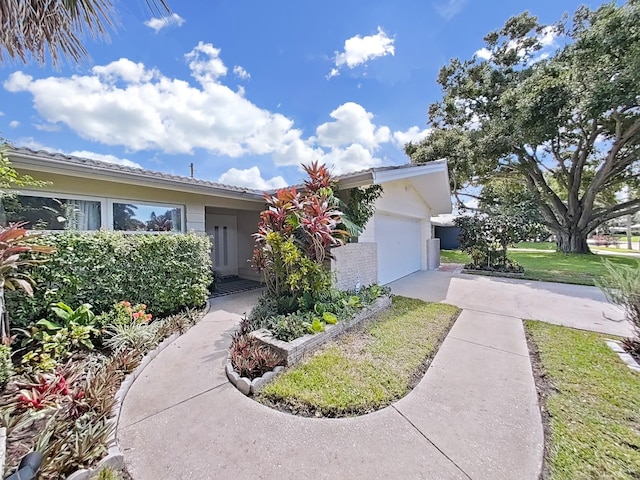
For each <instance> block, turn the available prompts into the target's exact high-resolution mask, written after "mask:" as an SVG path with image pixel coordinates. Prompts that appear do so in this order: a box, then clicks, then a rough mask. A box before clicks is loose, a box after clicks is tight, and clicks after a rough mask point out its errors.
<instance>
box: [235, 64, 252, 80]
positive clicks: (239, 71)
mask: <svg viewBox="0 0 640 480" xmlns="http://www.w3.org/2000/svg"><path fill="white" fill-rule="evenodd" d="M233 73H234V74H235V76H236V77H238V78H239V79H241V80H249V79H250V78H251V74H250V73H249V72H247V71H246V70H245V69H244V68H242V67H241V66H240V65H236V66H234V67H233Z"/></svg>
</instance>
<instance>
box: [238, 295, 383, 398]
mask: <svg viewBox="0 0 640 480" xmlns="http://www.w3.org/2000/svg"><path fill="white" fill-rule="evenodd" d="M390 306H391V296H390V295H384V296H382V297H379V298H377V299H376V300H374V301H373V303H371V304H370V305H367V306H365V307H363V308H362V309H361V310H360V311H358V312H356V313H355V314H354V315H353V316H352V317H351V319H349V320H344V321H340V322H338V323H336V324H333V325H327V326H326V328H325V330H324V331H323V332H319V333H315V334H307V335H303V336H302V337H299V338H296V339H295V340H291V341H289V342H285V341H283V340H278V339H277V338H275V337H274V336H273V335H272V333H271V332H270V331H269V330H267V329H264V328H262V329H259V330H255V331H253V332H251V333H250V335H251V336H252V337H253V338H254V339H256V340H257V341H258V343H259V344H260V345H261V346H262V347H264V348H266V349H268V350H270V351H273V352H274V353H275V354H277V356H278V357H279V358H280V359H281V360H282V363H283V364H284V365H286V366H289V367H290V366H292V365H295V364H296V363H298V362H299V361H301V360H302V359H303V358H304V357H305V356H306V355H309V354H311V353H312V352H313V351H315V350H317V349H318V348H320V347H321V346H322V345H324V344H326V343H327V342H329V341H331V340H334V339H336V338H337V337H338V336H339V335H341V334H343V333H344V332H346V331H348V330H350V329H352V328H355V327H357V326H358V325H361V324H362V323H363V322H366V321H368V320H371V319H372V318H374V317H375V316H376V315H377V314H379V313H380V312H382V311H383V310H385V309H388V308H389V307H390ZM284 365H278V366H276V367H274V368H273V369H272V370H270V371H267V372H265V373H263V374H262V375H261V376H258V377H256V378H248V377H244V376H242V375H241V374H240V373H239V372H238V371H236V370H235V369H234V367H233V362H232V360H231V355H230V356H229V357H228V359H227V364H226V367H225V368H226V374H227V378H228V379H229V381H230V382H231V383H232V384H233V385H234V386H235V387H236V388H237V389H238V390H240V392H242V393H243V394H245V395H250V394H256V393H258V392H259V391H260V389H262V387H263V386H264V385H265V384H266V383H267V382H269V381H270V380H272V379H273V378H274V377H275V376H276V375H278V374H279V373H280V372H281V371H282V370H283V369H284Z"/></svg>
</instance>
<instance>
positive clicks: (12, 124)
mask: <svg viewBox="0 0 640 480" xmlns="http://www.w3.org/2000/svg"><path fill="white" fill-rule="evenodd" d="M9 126H10V127H11V128H18V127H19V126H20V122H19V121H18V120H11V121H10V122H9Z"/></svg>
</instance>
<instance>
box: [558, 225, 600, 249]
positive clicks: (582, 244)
mask: <svg viewBox="0 0 640 480" xmlns="http://www.w3.org/2000/svg"><path fill="white" fill-rule="evenodd" d="M555 234H556V246H557V249H558V251H559V252H562V253H591V250H590V249H589V244H588V243H587V234H586V233H581V232H576V231H568V230H562V231H559V232H555Z"/></svg>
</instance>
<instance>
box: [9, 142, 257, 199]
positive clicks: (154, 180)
mask: <svg viewBox="0 0 640 480" xmlns="http://www.w3.org/2000/svg"><path fill="white" fill-rule="evenodd" d="M7 153H8V155H9V157H10V158H15V159H19V160H20V164H21V165H20V166H18V168H24V169H27V170H29V169H33V170H36V171H40V172H45V173H62V174H66V175H71V176H76V177H85V178H86V176H87V174H88V173H90V172H91V173H93V172H95V173H96V175H95V176H96V178H99V179H100V180H107V181H114V182H122V181H123V180H126V183H129V184H133V185H139V186H147V187H155V188H163V189H166V190H177V191H180V192H188V193H195V194H201V195H214V196H217V197H223V198H231V199H240V200H250V201H258V202H261V203H263V202H264V198H263V196H262V194H260V193H257V192H256V193H254V192H248V191H234V190H229V189H225V188H219V187H214V186H208V185H201V184H197V183H189V182H187V181H180V180H176V179H170V178H159V177H152V176H149V175H148V173H147V172H146V171H144V170H141V171H140V172H135V171H127V172H119V171H117V170H113V169H110V168H108V167H107V166H105V167H101V166H98V165H79V164H73V163H69V162H65V161H63V160H60V159H58V158H56V157H55V156H49V157H46V158H45V157H43V156H42V155H38V154H31V153H27V152H21V151H15V150H13V151H9V152H7ZM97 174H99V175H97Z"/></svg>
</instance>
